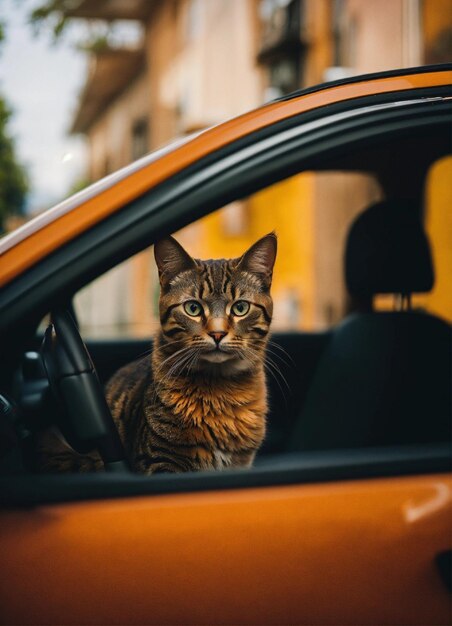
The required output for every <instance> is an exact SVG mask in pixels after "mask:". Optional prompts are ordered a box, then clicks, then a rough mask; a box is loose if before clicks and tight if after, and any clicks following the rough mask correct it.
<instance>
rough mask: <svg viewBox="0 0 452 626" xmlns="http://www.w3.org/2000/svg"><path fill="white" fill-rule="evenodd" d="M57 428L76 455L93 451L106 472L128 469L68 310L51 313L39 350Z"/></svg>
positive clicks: (102, 394)
mask: <svg viewBox="0 0 452 626" xmlns="http://www.w3.org/2000/svg"><path fill="white" fill-rule="evenodd" d="M41 354H42V359H43V362H44V367H45V370H46V373H47V377H48V379H49V384H50V389H51V391H52V394H53V396H54V398H55V399H56V401H57V402H58V404H59V405H60V407H61V410H60V411H59V412H58V418H57V421H58V424H57V425H58V427H59V428H60V430H61V432H62V433H63V435H64V437H65V438H66V440H67V441H68V443H69V444H70V445H71V446H72V447H73V448H74V450H76V451H77V452H79V453H80V454H83V453H86V452H90V451H92V450H97V451H98V452H99V454H100V456H101V458H102V460H103V462H104V465H105V468H106V469H107V470H109V471H124V470H127V469H128V464H127V462H126V455H125V451H124V447H123V445H122V443H121V440H120V438H119V435H118V432H117V430H116V426H115V424H114V421H113V418H112V416H111V413H110V409H109V408H108V405H107V402H106V400H105V395H104V392H103V389H102V386H101V384H100V382H99V379H98V377H97V373H96V369H95V367H94V365H93V363H92V361H91V357H90V355H89V352H88V350H87V348H86V346H85V344H84V343H83V340H82V338H81V336H80V333H79V332H78V329H77V326H76V325H75V323H74V321H73V319H72V317H71V315H70V313H69V311H66V310H56V311H53V312H52V315H51V323H50V325H49V326H48V327H47V329H46V332H45V336H44V340H43V343H42V347H41Z"/></svg>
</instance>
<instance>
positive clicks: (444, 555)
mask: <svg viewBox="0 0 452 626" xmlns="http://www.w3.org/2000/svg"><path fill="white" fill-rule="evenodd" d="M435 561H436V566H437V568H438V571H439V575H440V577H441V580H442V581H443V583H444V584H445V585H446V587H447V589H448V591H450V592H451V593H452V550H444V551H443V552H439V553H438V554H437V555H436V558H435Z"/></svg>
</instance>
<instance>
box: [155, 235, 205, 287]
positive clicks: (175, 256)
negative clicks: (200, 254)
mask: <svg viewBox="0 0 452 626" xmlns="http://www.w3.org/2000/svg"><path fill="white" fill-rule="evenodd" d="M154 256H155V262H156V263H157V268H158V271H159V278H160V284H161V285H162V286H166V285H167V284H168V283H169V281H170V280H171V279H172V278H174V277H175V276H177V275H178V274H180V273H181V272H185V271H186V270H191V269H194V268H195V267H196V265H195V262H194V260H193V259H192V258H191V256H190V255H189V254H188V252H185V250H184V249H183V247H182V246H181V245H180V243H178V242H177V241H176V240H175V239H174V238H173V237H167V238H166V239H162V240H161V241H158V242H157V243H156V244H155V246H154Z"/></svg>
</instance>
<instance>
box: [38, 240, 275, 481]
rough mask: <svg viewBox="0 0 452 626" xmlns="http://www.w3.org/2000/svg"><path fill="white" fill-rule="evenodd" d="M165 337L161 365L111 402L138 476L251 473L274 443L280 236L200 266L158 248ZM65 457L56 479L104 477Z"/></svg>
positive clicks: (114, 381)
mask: <svg viewBox="0 0 452 626" xmlns="http://www.w3.org/2000/svg"><path fill="white" fill-rule="evenodd" d="M154 251H155V260H156V263H157V267H158V272H159V279H160V287H161V292H160V302H159V311H160V322H161V328H160V330H159V332H158V333H157V335H156V336H155V338H154V346H153V350H152V357H151V358H150V357H149V356H146V357H144V358H141V359H140V360H138V361H135V362H133V363H131V364H129V365H126V366H125V367H123V368H121V369H120V370H119V371H118V372H117V373H116V374H115V375H114V376H113V377H112V378H111V380H110V381H109V383H108V384H107V387H106V396H107V402H108V404H109V406H110V409H111V412H112V415H113V419H114V421H115V423H116V426H117V429H118V432H119V435H120V437H121V439H122V441H123V444H124V446H125V449H126V453H127V456H128V458H129V461H130V464H131V466H132V469H133V470H135V471H137V472H140V473H143V474H154V473H159V472H186V471H196V470H210V469H212V470H219V469H223V468H228V467H249V466H250V465H251V464H252V462H253V459H254V457H255V454H256V451H257V450H258V448H259V446H260V445H261V443H262V440H263V438H264V435H265V416H266V412H267V399H266V395H267V394H266V383H265V373H264V359H265V354H264V353H265V348H266V344H267V340H268V333H269V328H270V322H271V319H272V310H273V305H272V299H271V296H270V286H271V280H272V272H273V265H274V262H275V258H276V236H275V235H274V234H273V233H271V234H269V235H266V236H265V237H263V238H262V239H260V240H259V241H257V242H256V243H255V244H254V245H253V246H251V248H250V249H249V250H248V251H247V252H245V254H244V255H243V256H242V257H241V258H238V259H230V260H224V259H219V260H207V261H202V260H199V259H193V258H192V257H191V256H190V255H189V254H188V253H187V252H186V251H185V250H184V249H183V248H182V246H181V245H180V244H179V243H178V242H177V241H176V240H175V239H173V238H172V237H168V238H166V239H164V240H162V241H160V242H159V243H157V244H156V245H155V249H154ZM67 452H68V451H67V449H66V453H64V452H63V451H62V450H61V448H60V450H59V451H58V452H57V451H55V454H54V456H53V460H52V458H48V459H47V462H46V463H45V466H46V468H47V469H48V470H49V469H50V470H59V471H64V470H65V469H66V471H67V470H72V471H74V470H78V471H90V470H96V469H102V463H101V461H100V458H98V457H96V456H95V455H92V454H91V455H84V456H80V455H77V460H75V458H74V455H75V453H74V452H73V451H72V450H71V453H72V456H71V459H69V458H68V457H67Z"/></svg>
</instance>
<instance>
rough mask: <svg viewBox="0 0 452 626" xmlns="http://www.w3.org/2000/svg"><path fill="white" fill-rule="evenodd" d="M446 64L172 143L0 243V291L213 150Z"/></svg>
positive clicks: (246, 117)
mask: <svg viewBox="0 0 452 626" xmlns="http://www.w3.org/2000/svg"><path fill="white" fill-rule="evenodd" d="M451 82H452V64H445V65H440V66H431V67H429V66H424V67H421V68H410V69H401V70H394V71H391V72H382V73H380V74H371V75H363V76H355V77H353V78H350V79H345V80H340V81H335V82H333V83H324V84H321V85H317V86H315V87H311V88H309V89H306V90H303V91H299V92H294V93H293V94H290V95H288V96H286V97H285V98H282V99H279V100H276V101H273V102H270V103H268V104H265V105H263V106H262V107H259V108H258V109H255V110H253V111H250V112H248V113H245V114H243V115H240V116H239V117H236V118H233V119H231V120H228V121H226V122H223V123H221V124H219V125H217V126H214V127H212V128H209V129H207V130H204V131H202V132H199V133H196V134H194V135H190V136H189V137H184V138H182V139H179V140H176V141H175V142H173V143H171V144H169V145H168V146H166V147H164V148H161V149H159V150H157V151H155V152H152V153H150V154H148V155H146V156H145V157H143V158H141V159H139V160H138V161H135V162H134V163H132V164H131V165H129V166H127V167H125V168H122V169H120V170H118V171H117V172H115V173H114V174H111V175H110V176H107V177H106V178H104V179H102V180H100V181H98V182H97V183H94V184H93V185H91V186H89V187H87V188H86V189H84V190H83V191H81V192H79V193H77V194H75V195H74V196H72V197H70V198H68V199H67V200H65V201H63V202H61V203H59V204H58V205H56V206H55V207H53V208H51V209H49V210H47V211H45V212H44V213H42V214H40V215H38V216H37V217H35V218H34V219H32V220H30V221H29V222H27V223H26V224H24V225H23V226H21V227H20V228H19V229H17V230H16V231H14V232H12V233H11V234H10V235H7V236H6V237H4V238H3V239H2V240H1V241H0V255H2V256H3V261H2V263H1V265H0V285H5V284H7V283H8V282H10V281H11V280H13V279H14V278H15V277H17V276H18V275H20V274H21V273H22V272H23V271H26V270H27V269H28V268H30V267H32V266H33V265H34V264H35V263H37V262H38V261H39V260H40V259H42V258H44V257H46V256H47V255H49V254H51V253H52V252H53V251H54V250H56V249H58V248H59V247H60V246H62V245H64V244H65V243H67V242H68V241H70V240H72V239H74V238H75V237H77V236H79V235H80V234H82V233H83V232H85V231H87V230H89V229H90V228H92V227H93V226H94V225H96V224H98V223H99V222H101V221H102V220H104V219H106V218H108V217H109V216H110V215H112V214H113V213H115V212H116V211H118V210H120V209H121V207H123V206H125V205H126V204H128V203H129V202H131V201H133V200H136V199H137V198H139V197H141V196H142V195H144V194H145V193H147V192H148V191H149V190H150V189H152V188H153V187H155V186H156V185H158V184H160V183H162V182H164V181H165V180H167V179H168V178H170V177H171V176H173V175H174V174H176V173H177V172H179V171H181V170H183V169H184V168H186V167H188V166H189V165H191V164H193V163H195V162H196V161H198V160H200V159H202V158H203V157H205V156H208V155H209V154H212V153H214V152H215V151H216V150H218V149H220V148H223V147H224V146H226V145H228V144H231V143H233V142H235V141H237V140H239V139H242V138H243V137H246V136H247V135H250V134H251V133H253V132H255V131H258V130H261V129H264V128H266V127H268V126H271V125H272V124H275V123H277V122H280V121H283V120H286V119H288V118H290V117H293V116H296V115H299V114H300V113H304V112H307V111H312V110H315V109H321V108H322V107H325V106H328V105H331V104H336V103H340V102H347V101H352V100H355V99H357V98H361V97H366V96H372V95H377V94H389V93H393V92H394V93H400V92H404V91H409V90H413V89H422V88H428V87H440V86H445V85H450V84H451Z"/></svg>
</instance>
